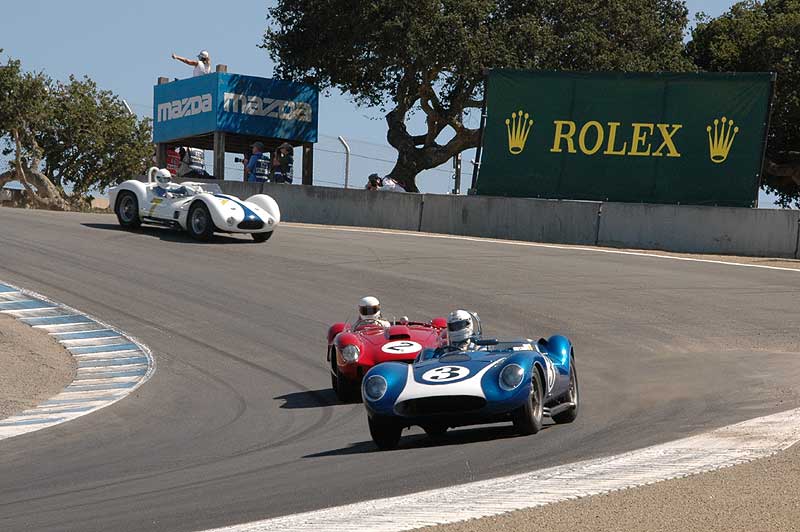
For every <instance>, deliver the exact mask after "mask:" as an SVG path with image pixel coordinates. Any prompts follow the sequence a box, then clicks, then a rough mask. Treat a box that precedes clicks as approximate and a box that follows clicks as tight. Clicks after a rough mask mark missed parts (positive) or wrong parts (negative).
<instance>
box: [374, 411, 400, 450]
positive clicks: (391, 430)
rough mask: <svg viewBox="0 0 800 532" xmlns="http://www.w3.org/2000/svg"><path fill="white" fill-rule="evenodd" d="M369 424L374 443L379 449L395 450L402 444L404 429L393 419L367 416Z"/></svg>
mask: <svg viewBox="0 0 800 532" xmlns="http://www.w3.org/2000/svg"><path fill="white" fill-rule="evenodd" d="M367 422H368V423H369V433H370V435H371V436H372V441H374V442H375V445H377V446H378V449H380V450H382V451H385V450H388V449H394V448H395V447H397V444H398V443H400V435H401V433H402V432H403V427H401V426H400V425H399V424H397V422H395V421H394V420H393V419H391V418H387V417H381V416H367Z"/></svg>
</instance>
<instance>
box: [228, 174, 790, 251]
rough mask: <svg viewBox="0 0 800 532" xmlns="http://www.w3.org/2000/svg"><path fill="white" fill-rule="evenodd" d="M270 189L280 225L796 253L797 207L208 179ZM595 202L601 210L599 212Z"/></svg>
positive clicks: (239, 188) (242, 191) (239, 191)
mask: <svg viewBox="0 0 800 532" xmlns="http://www.w3.org/2000/svg"><path fill="white" fill-rule="evenodd" d="M215 182H216V183H218V184H219V185H220V186H221V187H222V189H223V191H224V192H225V193H226V194H233V195H235V196H238V197H241V198H247V197H249V196H252V195H253V194H258V193H262V192H263V193H265V194H269V195H270V196H272V197H273V198H275V200H276V201H277V202H278V205H279V206H280V208H281V218H282V219H283V220H284V221H287V222H303V223H315V224H323V225H350V226H362V227H376V228H386V229H404V230H409V231H424V232H430V233H444V234H452V235H465V236H478V237H488V238H503V239H511V240H523V241H531V242H549V243H563V244H582V245H600V246H610V247H626V248H639V249H661V250H666V251H677V252H688V253H719V254H736V255H751V256H768V257H786V258H800V257H798V244H799V243H800V212H798V211H784V210H771V209H738V208H729V207H695V206H684V205H649V204H637V203H602V204H601V203H599V202H590V201H559V200H542V199H529V198H501V197H488V196H450V195H439V194H398V193H392V192H367V191H365V190H360V189H350V190H344V189H341V188H328V187H316V186H313V187H308V186H298V185H278V184H273V183H264V184H260V183H242V182H240V181H215ZM601 205H602V210H601Z"/></svg>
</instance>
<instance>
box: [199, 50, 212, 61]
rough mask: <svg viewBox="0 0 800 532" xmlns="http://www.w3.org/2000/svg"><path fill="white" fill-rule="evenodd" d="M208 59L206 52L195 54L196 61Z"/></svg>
mask: <svg viewBox="0 0 800 532" xmlns="http://www.w3.org/2000/svg"><path fill="white" fill-rule="evenodd" d="M209 57H210V56H209V55H208V50H201V51H200V53H199V54H197V58H198V59H208V58H209Z"/></svg>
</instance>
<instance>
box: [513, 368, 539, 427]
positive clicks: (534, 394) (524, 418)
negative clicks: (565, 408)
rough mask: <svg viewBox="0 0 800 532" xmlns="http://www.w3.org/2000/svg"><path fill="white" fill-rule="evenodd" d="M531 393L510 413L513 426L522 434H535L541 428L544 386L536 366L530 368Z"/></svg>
mask: <svg viewBox="0 0 800 532" xmlns="http://www.w3.org/2000/svg"><path fill="white" fill-rule="evenodd" d="M532 373H533V376H532V377H531V393H530V395H529V397H528V400H527V401H526V402H525V404H524V405H522V406H521V407H519V408H518V409H516V410H515V411H514V412H513V413H512V414H511V419H512V420H513V421H514V428H516V429H517V432H519V433H520V434H523V435H528V434H536V433H537V432H539V430H541V428H542V416H543V415H544V387H543V386H542V376H541V375H540V374H539V371H538V370H537V369H536V368H533V370H532Z"/></svg>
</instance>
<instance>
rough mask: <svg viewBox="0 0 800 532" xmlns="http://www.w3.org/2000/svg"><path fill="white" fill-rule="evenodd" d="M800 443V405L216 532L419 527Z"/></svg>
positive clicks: (376, 531) (708, 467) (379, 531)
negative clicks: (603, 453)
mask: <svg viewBox="0 0 800 532" xmlns="http://www.w3.org/2000/svg"><path fill="white" fill-rule="evenodd" d="M531 438H532V439H535V438H536V437H535V436H531ZM797 441H800V409H795V410H789V411H786V412H781V413H779V414H773V415H770V416H766V417H760V418H756V419H751V420H749V421H745V422H742V423H737V424H735V425H730V426H727V427H723V428H721V429H717V430H714V431H711V432H708V433H706V434H701V435H699V436H692V437H689V438H684V439H681V440H677V441H673V442H669V443H665V444H661V445H655V446H653V447H646V448H644V449H639V450H636V451H631V452H628V453H624V454H620V455H616V456H610V457H605V458H597V459H593V460H586V461H583V462H576V463H572V464H568V465H563V466H557V467H551V468H548V469H541V470H539V471H533V472H531V473H523V474H519V475H512V476H506V477H500V478H494V479H491V480H483V481H478V482H470V483H467V484H459V485H457V486H450V487H446V488H441V489H434V490H429V491H422V492H418V493H412V494H410V495H403V496H399V497H390V498H387V499H377V500H371V501H364V502H359V503H355V504H348V505H345V506H338V507H334V508H326V509H324V510H316V511H312V512H306V513H300V514H294V515H287V516H283V517H277V518H274V519H265V520H263V521H255V522H251V523H245V524H241V525H234V526H229V527H224V528H215V529H213V532H266V531H269V532H289V531H293V532H307V531H311V530H314V531H328V530H342V531H349V532H358V531H364V532H366V531H370V532H399V531H403V530H413V529H416V528H422V527H425V526H432V525H443V524H447V523H455V522H459V521H465V520H468V519H473V518H480V517H489V516H492V515H498V514H502V513H506V512H511V511H514V510H522V509H525V508H533V507H536V506H543V505H546V504H551V503H555V502H560V501H565V500H569V499H577V498H579V497H587V496H589V495H597V494H601V493H607V492H610V491H616V490H622V489H626V488H633V487H637V486H643V485H646V484H652V483H654V482H660V481H662V480H669V479H674V478H679V477H685V476H689V475H696V474H698V473H705V472H708V471H713V470H716V469H720V468H723V467H729V466H734V465H737V464H742V463H745V462H749V461H752V460H756V459H758V458H765V457H767V456H770V455H772V454H775V453H777V452H779V451H782V450H784V449H787V448H788V447H791V446H792V445H793V444H794V443H796V442H797ZM206 532H212V531H211V530H209V531H206Z"/></svg>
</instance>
